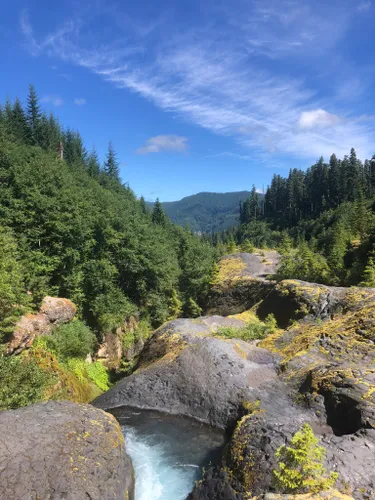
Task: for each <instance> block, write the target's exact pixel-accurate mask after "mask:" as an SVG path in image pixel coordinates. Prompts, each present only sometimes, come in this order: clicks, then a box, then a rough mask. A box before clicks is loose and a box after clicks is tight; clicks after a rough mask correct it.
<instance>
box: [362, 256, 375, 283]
mask: <svg viewBox="0 0 375 500" xmlns="http://www.w3.org/2000/svg"><path fill="white" fill-rule="evenodd" d="M359 286H368V287H370V288H374V287H375V258H374V257H373V256H371V257H369V259H368V261H367V265H366V267H365V270H364V271H363V281H361V282H360V284H359Z"/></svg>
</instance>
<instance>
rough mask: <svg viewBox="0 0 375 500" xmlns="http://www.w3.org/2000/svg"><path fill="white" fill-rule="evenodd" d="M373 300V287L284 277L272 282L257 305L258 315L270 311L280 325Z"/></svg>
mask: <svg viewBox="0 0 375 500" xmlns="http://www.w3.org/2000/svg"><path fill="white" fill-rule="evenodd" d="M371 299H373V300H375V289H373V288H358V287H352V288H345V287H334V286H326V285H321V284H318V283H308V282H306V281H299V280H284V281H281V282H280V283H278V284H277V285H275V286H273V287H272V289H271V290H270V293H268V294H267V295H266V296H265V297H264V300H263V301H262V302H261V304H260V305H259V307H258V310H257V312H258V315H259V317H260V318H265V317H266V316H267V315H268V314H273V315H274V316H275V318H276V320H277V322H278V324H279V325H280V326H281V327H282V328H286V327H287V326H288V325H289V324H290V323H291V321H296V320H300V319H302V318H313V319H322V320H325V319H328V318H331V317H333V316H334V315H337V314H341V313H345V312H347V311H355V310H359V309H360V308H361V307H362V305H363V304H365V303H366V301H368V300H371Z"/></svg>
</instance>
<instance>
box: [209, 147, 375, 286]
mask: <svg viewBox="0 0 375 500" xmlns="http://www.w3.org/2000/svg"><path fill="white" fill-rule="evenodd" d="M374 195H375V155H374V156H373V157H372V158H371V159H370V160H365V161H364V162H362V161H361V160H360V159H358V158H357V155H356V151H355V149H354V148H352V149H351V151H350V154H349V155H347V156H345V157H344V158H343V159H338V158H337V157H336V155H335V154H332V156H331V157H330V160H329V163H326V162H325V161H324V159H323V158H322V157H321V158H320V159H319V160H318V161H317V162H316V163H315V164H314V165H313V166H311V167H310V168H308V169H307V170H306V171H303V170H298V169H292V170H290V172H289V175H288V177H282V176H281V175H276V174H275V175H274V177H273V179H272V182H271V184H270V186H269V187H268V188H267V191H266V193H265V197H264V200H261V199H260V198H259V196H258V194H257V192H256V189H255V187H253V189H252V191H251V193H250V196H249V197H248V199H247V200H245V201H244V202H243V203H242V204H241V207H240V220H239V226H237V227H235V228H231V229H229V230H227V231H226V232H224V233H218V234H213V235H212V241H213V242H214V244H216V245H219V246H220V245H221V244H223V243H224V244H226V245H230V246H231V247H233V245H235V244H241V245H242V246H243V248H249V245H250V249H251V247H252V246H257V247H267V246H268V247H278V248H279V249H280V250H281V251H282V252H283V253H284V254H285V255H284V259H283V265H282V267H281V269H280V271H279V274H278V277H279V278H280V279H281V278H287V277H288V278H292V277H293V278H300V279H305V280H308V281H318V282H321V283H327V284H341V285H352V284H362V285H364V286H365V285H366V286H375V266H374V256H375V254H374V237H373V234H374V229H375V219H374V211H373V208H374Z"/></svg>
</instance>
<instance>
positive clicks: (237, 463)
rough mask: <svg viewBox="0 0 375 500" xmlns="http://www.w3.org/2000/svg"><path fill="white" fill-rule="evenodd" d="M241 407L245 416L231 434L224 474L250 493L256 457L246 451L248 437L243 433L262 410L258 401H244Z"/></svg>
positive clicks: (254, 476) (254, 474) (254, 475)
mask: <svg viewBox="0 0 375 500" xmlns="http://www.w3.org/2000/svg"><path fill="white" fill-rule="evenodd" d="M242 406H243V411H244V413H245V415H244V416H243V417H242V418H241V419H240V420H239V422H237V425H236V428H235V430H234V432H233V436H232V440H231V443H232V444H231V446H230V448H229V457H228V458H229V464H230V465H229V467H228V468H227V469H226V472H227V474H228V476H229V478H231V477H232V476H236V477H237V479H238V480H239V481H240V482H241V484H242V485H243V487H244V488H245V490H248V491H251V489H252V486H253V484H254V481H255V478H256V474H257V471H256V470H254V466H255V463H256V457H255V456H253V454H252V452H249V450H248V435H247V433H246V432H244V426H245V425H246V423H247V422H248V421H249V420H250V419H252V418H254V416H255V415H257V414H259V413H261V412H262V411H263V410H262V409H261V407H260V401H259V400H258V401H254V402H250V401H244V402H243V405H242Z"/></svg>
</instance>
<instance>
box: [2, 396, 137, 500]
mask: <svg viewBox="0 0 375 500" xmlns="http://www.w3.org/2000/svg"><path fill="white" fill-rule="evenodd" d="M0 428H1V429H2V430H3V432H2V437H1V439H0V498H2V499H4V500H5V499H12V500H35V499H41V500H46V499H49V500H61V499H65V500H83V499H86V498H87V499H89V498H90V499H92V500H117V499H118V500H120V499H121V500H125V499H129V500H132V499H133V490H134V484H133V469H132V465H131V461H130V459H129V457H128V456H127V455H126V453H125V446H124V438H123V435H122V432H121V429H120V426H119V424H118V423H117V421H116V420H115V418H114V417H113V416H112V415H109V414H108V413H105V412H103V411H101V410H98V409H96V408H93V407H92V406H90V405H84V404H80V405H78V404H74V403H68V402H59V403H58V402H54V401H50V402H48V403H41V404H36V405H32V406H28V407H26V408H22V409H18V410H14V411H5V412H2V413H0Z"/></svg>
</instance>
